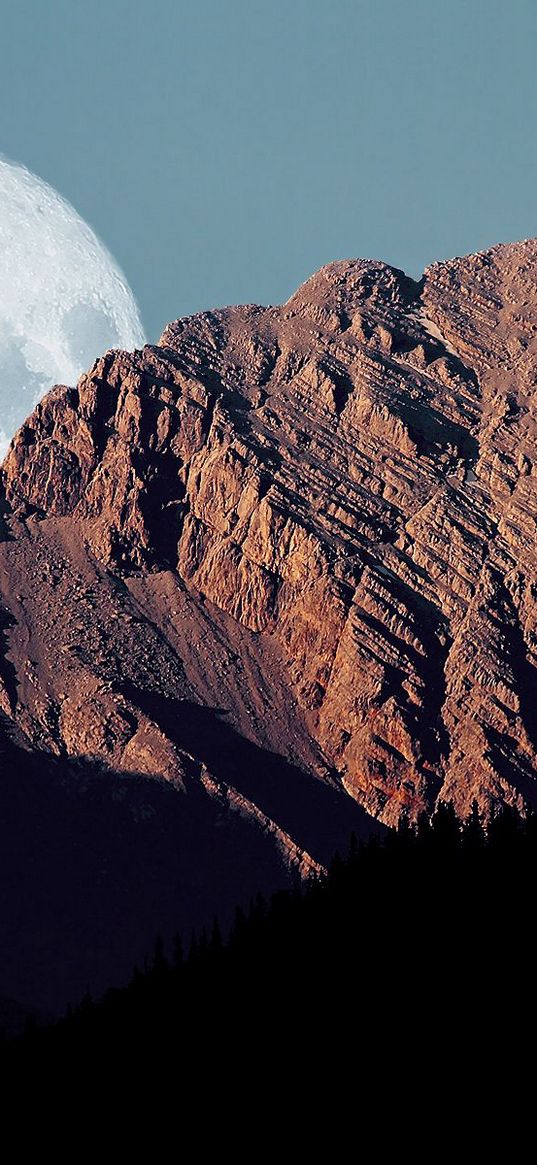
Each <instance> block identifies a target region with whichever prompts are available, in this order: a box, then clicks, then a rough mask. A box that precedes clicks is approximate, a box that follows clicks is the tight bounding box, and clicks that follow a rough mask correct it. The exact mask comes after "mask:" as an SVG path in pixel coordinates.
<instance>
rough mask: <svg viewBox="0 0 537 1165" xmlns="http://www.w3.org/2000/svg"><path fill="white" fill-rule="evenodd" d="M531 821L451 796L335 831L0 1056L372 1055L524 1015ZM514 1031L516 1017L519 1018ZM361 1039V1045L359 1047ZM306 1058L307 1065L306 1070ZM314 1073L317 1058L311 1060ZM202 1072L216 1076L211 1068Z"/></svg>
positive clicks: (33, 1061) (236, 1066)
mask: <svg viewBox="0 0 537 1165" xmlns="http://www.w3.org/2000/svg"><path fill="white" fill-rule="evenodd" d="M536 866H537V818H536V816H535V815H534V814H530V815H528V816H527V817H526V818H525V819H522V818H520V817H519V816H518V815H517V814H516V813H515V812H514V811H512V810H510V809H509V808H503V809H501V810H499V811H498V812H497V814H496V815H495V816H494V817H493V818H492V819H491V821H490V823H489V824H488V826H487V827H486V828H484V826H483V824H482V822H481V820H480V816H479V813H478V810H477V807H476V806H474V809H473V811H472V813H471V816H470V818H469V819H468V820H467V821H466V822H464V823H461V822H460V821H459V820H458V819H457V817H456V815H455V813H454V811H453V809H452V807H451V806H450V805H441V806H440V807H439V808H438V809H437V811H436V813H435V814H434V816H433V817H432V818H431V819H430V820H429V819H428V818H427V817H425V816H424V817H423V818H421V819H420V821H419V822H418V824H417V825H416V826H415V827H412V826H410V825H409V824H408V823H407V822H403V824H402V825H401V827H400V829H399V830H398V831H397V832H392V833H389V834H388V835H387V836H386V837H385V838H384V839H383V840H382V841H381V840H379V839H378V838H375V837H372V838H371V839H370V841H369V842H368V843H365V844H357V843H356V841H355V840H354V839H352V842H351V846H350V851H349V853H348V854H347V855H345V856H344V857H341V856H336V857H335V859H334V861H333V863H332V865H331V868H330V870H329V872H328V875H327V876H326V877H325V878H323V879H319V880H317V881H314V882H311V883H310V884H308V885H307V886H305V887H299V886H297V887H296V888H295V890H294V891H290V892H284V893H278V894H276V895H275V896H274V897H273V898H272V899H271V900H270V901H266V900H265V899H264V898H263V897H261V896H259V897H258V898H257V899H256V900H255V901H254V902H252V904H251V907H250V910H249V911H248V912H246V913H245V912H243V911H241V910H237V913H236V918H235V922H234V925H233V928H232V930H231V933H230V934H229V936H226V938H225V939H224V937H223V936H222V934H221V932H220V929H219V926H218V923H217V922H216V921H215V923H214V926H213V928H212V930H211V931H210V933H207V932H205V931H203V932H202V933H201V934H197V935H192V936H191V938H190V940H189V941H188V943H187V944H185V943H184V940H183V941H182V940H181V939H180V938H179V937H178V938H177V940H176V943H175V948H174V949H173V950H165V949H164V947H163V944H162V942H161V941H160V940H159V939H157V942H156V946H155V951H154V953H153V955H152V956H151V958H150V959H149V961H148V966H147V967H146V968H145V969H136V970H135V971H134V974H133V977H132V981H131V983H130V985H129V986H128V987H127V988H125V989H122V990H110V991H109V992H108V993H107V994H106V995H105V997H104V998H103V999H102V1000H100V1001H97V1002H95V1001H93V1000H91V999H90V998H89V996H88V997H86V999H84V1000H83V1001H82V1003H81V1004H80V1005H79V1006H78V1007H76V1008H75V1010H74V1011H71V1012H70V1013H69V1014H68V1015H67V1016H66V1017H65V1018H64V1019H62V1020H61V1021H59V1022H58V1023H57V1024H55V1025H53V1026H50V1027H47V1028H44V1029H41V1030H38V1029H35V1028H32V1027H31V1026H30V1027H29V1028H28V1030H27V1031H26V1033H25V1035H24V1037H23V1038H21V1039H19V1040H17V1041H15V1042H12V1043H9V1044H6V1045H5V1046H4V1050H3V1055H4V1062H5V1064H7V1065H8V1066H9V1068H10V1070H17V1069H21V1068H22V1069H23V1070H27V1069H28V1068H32V1069H36V1070H37V1071H38V1072H40V1073H41V1072H44V1073H51V1072H52V1073H53V1074H54V1072H56V1071H58V1072H61V1071H65V1070H66V1069H68V1070H69V1071H72V1070H76V1066H77V1065H80V1064H82V1063H83V1064H85V1065H86V1066H87V1065H88V1064H89V1063H96V1064H100V1065H107V1066H108V1067H109V1068H110V1065H114V1066H115V1067H116V1068H117V1070H118V1071H123V1070H124V1069H125V1068H126V1067H128V1069H129V1070H130V1071H133V1070H139V1071H140V1072H142V1073H143V1072H147V1070H148V1065H149V1066H151V1065H152V1066H155V1065H160V1067H161V1068H162V1066H163V1065H164V1064H166V1065H168V1064H169V1065H171V1069H170V1070H171V1071H173V1072H174V1073H175V1074H179V1075H182V1076H184V1075H185V1074H187V1075H188V1078H189V1080H190V1081H192V1078H193V1075H192V1074H194V1076H195V1075H196V1073H199V1072H201V1073H202V1074H203V1072H205V1071H207V1070H209V1066H210V1074H211V1078H212V1079H213V1080H214V1079H220V1080H223V1079H225V1080H227V1081H228V1082H229V1073H230V1072H231V1073H232V1074H233V1073H235V1074H236V1073H238V1072H240V1073H242V1075H243V1078H244V1077H248V1076H249V1075H250V1074H251V1073H254V1074H255V1073H256V1072H258V1071H259V1070H260V1069H261V1066H262V1067H263V1070H264V1071H267V1070H268V1066H269V1065H273V1066H274V1065H280V1069H281V1067H282V1065H283V1066H284V1067H285V1070H286V1071H287V1070H289V1066H290V1065H293V1072H296V1073H298V1074H299V1075H300V1074H301V1073H305V1074H306V1076H308V1074H310V1073H311V1072H312V1070H313V1063H314V1062H315V1060H316V1058H318V1062H319V1065H321V1064H323V1065H326V1063H327V1057H328V1062H330V1055H331V1054H333V1055H335V1056H336V1057H341V1054H342V1050H341V1049H342V1047H343V1048H344V1049H345V1054H346V1055H350V1056H351V1059H352V1057H353V1056H360V1055H362V1054H363V1049H364V1048H368V1049H369V1051H368V1052H367V1055H368V1056H369V1057H371V1056H372V1049H376V1051H375V1055H376V1056H377V1059H378V1057H380V1058H381V1059H382V1055H384V1056H385V1057H386V1065H389V1071H390V1072H392V1071H393V1067H394V1063H396V1062H397V1063H398V1064H400V1063H401V1058H402V1057H403V1059H404V1056H405V1049H406V1052H407V1053H408V1049H409V1047H410V1044H413V1045H414V1044H415V1041H416V1040H417V1039H420V1040H422V1041H425V1044H428V1043H430V1045H431V1047H433V1046H434V1048H435V1054H436V1053H437V1052H438V1046H439V1045H438V1041H440V1043H441V1044H442V1046H444V1047H445V1049H446V1055H447V1054H448V1052H450V1054H452V1053H453V1052H454V1050H456V1047H457V1046H458V1043H459V1045H460V1040H461V1038H462V1036H463V1034H465V1035H466V1036H468V1033H469V1032H470V1031H471V1032H473V1033H474V1036H475V1040H476V1042H477V1043H478V1044H479V1045H480V1046H482V1045H483V1041H485V1042H487V1041H488V1039H489V1038H491V1039H492V1037H493V1036H494V1039H495V1040H497V1039H498V1038H499V1035H500V1032H501V1034H502V1038H504V1037H506V1036H507V1037H508V1036H509V1033H510V1031H511V1028H512V1030H513V1031H515V1030H516V1029H518V1028H519V1025H520V1024H523V1025H524V1026H525V1027H528V1025H529V1024H530V1023H532V1022H533V1010H534V994H535V988H534V953H533V949H534V945H535V933H534V930H535V889H536V886H535V872H536ZM528 1030H529V1029H528ZM360 1049H362V1052H360ZM319 1070H320V1068H319ZM323 1070H324V1068H323ZM215 1073H216V1076H215Z"/></svg>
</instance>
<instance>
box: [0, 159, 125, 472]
mask: <svg viewBox="0 0 537 1165" xmlns="http://www.w3.org/2000/svg"><path fill="white" fill-rule="evenodd" d="M144 343H145V338H144V332H143V328H142V323H141V320H140V315H139V312H138V308H137V306H136V302H135V299H134V296H133V294H132V292H131V291H130V289H129V287H128V285H127V283H126V281H125V278H124V276H123V275H122V273H121V271H120V270H119V267H118V266H117V264H116V263H115V262H114V260H113V258H112V256H111V255H110V254H109V253H108V251H107V250H106V247H104V246H103V244H102V243H101V242H100V241H99V239H98V238H97V236H96V235H95V234H94V232H93V231H92V230H91V228H90V227H89V226H88V225H87V223H85V222H84V221H83V219H81V218H80V216H79V215H78V214H77V213H76V211H75V210H73V207H72V206H70V205H69V203H68V202H66V201H65V199H64V198H61V196H60V195H59V194H58V193H57V192H56V191H55V190H53V189H52V187H51V186H48V185H47V183H46V182H43V181H42V180H41V179H40V178H37V177H36V175H35V174H31V173H30V171H29V170H26V169H25V168H24V167H23V166H19V165H15V164H14V163H12V162H8V161H7V160H6V159H4V158H2V157H0V457H3V456H4V454H5V452H6V449H7V447H8V444H9V441H10V440H11V437H12V436H13V434H14V433H15V432H16V430H17V429H18V428H19V426H20V425H21V424H22V422H23V421H24V420H25V419H26V417H27V416H28V415H29V413H31V411H32V409H33V408H34V406H35V405H36V404H37V401H38V400H39V399H40V397H42V396H43V394H44V393H45V392H47V391H48V389H49V388H51V386H52V385H53V384H76V381H77V380H78V377H79V376H80V374H81V373H82V372H84V371H86V370H87V369H88V368H90V367H91V365H92V363H93V361H94V360H95V358H96V357H97V356H99V355H100V354H101V353H103V352H105V351H106V349H107V348H125V349H127V350H128V349H132V348H139V347H141V346H142V345H143V344H144Z"/></svg>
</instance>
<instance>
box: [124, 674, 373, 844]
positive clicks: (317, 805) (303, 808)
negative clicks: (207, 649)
mask: <svg viewBox="0 0 537 1165" xmlns="http://www.w3.org/2000/svg"><path fill="white" fill-rule="evenodd" d="M118 690H119V691H120V692H121V693H122V694H123V695H124V696H126V697H127V699H129V700H130V701H131V702H132V703H134V704H135V705H136V706H137V707H138V708H140V709H141V710H142V711H143V712H145V714H146V715H147V716H149V717H150V718H151V719H152V720H153V721H154V722H155V723H156V724H158V726H159V728H161V730H162V731H163V732H164V733H165V734H166V736H167V737H168V738H169V739H170V740H172V741H173V743H174V744H176V745H177V747H178V748H180V749H182V750H183V751H185V752H187V753H188V754H189V755H190V756H194V757H196V759H197V760H198V761H201V762H202V763H203V764H204V765H205V766H206V767H207V769H208V770H209V772H210V773H211V775H212V776H213V777H216V778H217V779H219V780H222V781H224V782H225V783H226V784H229V785H232V786H233V788H235V789H237V791H238V792H239V793H241V794H242V796H243V797H247V798H248V799H249V800H251V801H253V802H254V804H255V805H257V806H258V808H259V809H261V810H262V812H263V813H265V814H266V815H267V816H268V817H270V818H272V820H273V821H275V822H276V824H277V825H279V826H280V828H282V829H284V830H285V831H286V832H287V833H289V834H290V835H291V837H292V839H293V841H295V842H297V844H298V845H299V846H301V848H302V849H305V850H307V852H308V853H309V854H311V856H312V857H314V858H315V859H316V861H319V862H321V863H323V864H326V863H328V862H329V861H330V860H331V858H332V857H333V855H334V853H335V851H336V850H337V849H341V850H342V851H345V852H346V850H347V847H348V844H349V838H350V835H351V833H352V832H354V833H355V834H356V836H357V837H363V838H366V837H369V835H370V833H371V832H372V829H375V830H378V831H379V832H382V826H378V823H377V822H375V821H374V820H373V818H371V817H370V816H369V814H367V813H366V812H365V810H364V809H362V808H361V806H360V805H358V804H357V803H356V802H355V801H353V800H352V798H351V797H350V796H349V795H348V794H347V793H345V792H344V791H343V790H340V789H338V788H337V787H336V786H335V785H334V786H332V785H329V784H328V783H327V782H325V781H323V780H321V779H320V778H317V777H315V776H313V775H312V774H310V773H307V772H305V771H304V770H303V769H300V768H299V767H298V766H297V765H294V764H292V763H291V762H290V761H289V760H286V759H285V757H282V756H279V755H278V754H276V753H273V752H269V751H268V750H267V749H265V748H262V747H260V746H259V745H257V744H255V743H254V742H253V741H251V740H247V739H246V738H245V737H244V736H241V735H240V734H239V733H238V732H236V731H235V729H234V728H232V727H231V725H229V724H226V723H225V721H224V720H223V719H222V717H223V716H225V715H226V711H225V709H220V708H206V707H204V706H202V705H200V704H195V703H193V702H191V701H189V700H173V699H170V698H169V697H166V696H161V695H160V694H159V693H156V692H147V691H142V690H141V689H140V688H137V687H135V686H134V685H133V684H125V683H124V684H121V685H119V686H118Z"/></svg>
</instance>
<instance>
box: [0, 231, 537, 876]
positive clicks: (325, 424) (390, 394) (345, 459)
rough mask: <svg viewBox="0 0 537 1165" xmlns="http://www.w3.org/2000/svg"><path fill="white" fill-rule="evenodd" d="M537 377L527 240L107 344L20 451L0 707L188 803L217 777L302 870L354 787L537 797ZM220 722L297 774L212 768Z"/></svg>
mask: <svg viewBox="0 0 537 1165" xmlns="http://www.w3.org/2000/svg"><path fill="white" fill-rule="evenodd" d="M536 375H537V243H536V242H535V241H529V242H525V243H521V244H516V245H509V246H503V247H497V248H494V249H492V250H491V251H488V252H485V253H483V254H480V255H475V256H470V257H468V258H464V259H455V260H452V261H450V262H447V263H438V264H435V265H433V266H432V267H431V268H429V269H428V270H427V271H426V273H425V275H424V278H423V280H422V281H421V282H420V283H416V282H414V281H413V280H411V279H409V278H408V277H406V276H405V275H404V274H403V273H402V272H400V271H397V270H395V269H393V268H391V267H389V266H387V265H386V264H382V263H374V262H369V261H360V260H356V261H348V262H337V263H333V264H330V265H329V266H327V267H325V268H323V269H322V270H321V271H320V272H318V273H317V274H316V275H315V276H313V277H312V279H310V280H308V281H307V282H306V283H305V284H304V285H303V286H302V287H301V288H300V289H299V291H298V292H297V293H296V294H295V295H294V296H293V297H292V298H291V299H290V300H289V301H288V302H287V303H286V304H284V305H283V306H282V307H278V308H261V307H256V306H248V307H239V308H228V309H225V310H221V311H215V312H207V313H204V314H201V315H197V316H193V317H191V318H188V319H184V320H179V321H177V322H175V323H173V324H170V325H169V326H168V327H167V328H166V330H165V332H164V334H163V336H162V338H161V340H160V342H159V344H158V345H156V346H148V347H146V348H144V349H143V351H141V352H135V353H133V354H127V353H123V352H109V353H107V354H106V355H105V356H103V357H102V358H101V359H100V360H98V361H97V362H96V363H95V365H94V367H93V368H92V369H91V371H90V372H89V373H88V375H86V376H84V377H82V378H81V380H80V382H79V384H78V386H77V388H76V389H75V388H58V389H55V390H54V391H53V392H52V393H50V394H49V396H48V397H47V398H45V400H44V401H42V402H41V404H40V405H38V407H37V409H36V410H35V412H34V414H33V415H32V416H31V417H30V418H29V420H28V421H27V422H26V424H25V425H24V426H23V428H22V429H21V430H20V432H19V434H18V435H17V437H16V438H15V440H14V442H13V444H12V447H11V450H10V452H9V454H8V457H7V459H6V461H5V465H4V478H5V490H6V502H7V507H8V512H7V515H6V523H7V527H6V528H9V539H10V540H6V541H5V542H4V543H3V545H2V547H1V556H0V557H1V561H0V566H1V568H2V578H3V579H4V609H5V616H4V622H5V630H4V639H5V648H6V652H5V664H4V674H3V680H4V690H3V697H2V700H3V703H2V706H3V708H4V711H5V712H6V713H7V714H8V715H9V716H10V717H11V718H12V719H13V720H14V721H15V722H16V724H17V725H18V727H19V728H20V729H21V730H22V731H23V732H24V733H25V734H26V737H27V739H29V740H30V741H31V742H32V743H33V744H34V745H35V744H39V746H40V747H42V748H45V749H47V750H49V751H52V752H55V753H62V752H65V753H67V754H68V756H69V757H82V756H83V757H85V758H91V759H92V760H95V759H96V760H98V761H99V762H100V763H103V764H106V765H108V766H110V768H111V769H113V770H114V771H115V772H138V773H145V774H153V775H158V776H164V777H166V778H168V779H169V780H171V781H172V782H174V783H175V785H176V786H177V789H178V790H180V789H181V787H183V786H184V784H185V774H188V773H189V772H191V767H189V766H191V765H192V763H194V762H195V763H196V764H200V765H202V766H203V771H204V772H207V773H208V774H209V775H208V777H207V779H206V781H205V788H206V790H210V791H212V794H214V791H215V789H216V788H218V782H219V780H220V781H221V780H223V781H224V783H225V785H226V789H228V788H231V789H232V790H233V792H232V794H228V793H227V792H226V794H225V796H226V797H228V796H231V797H233V796H236V797H238V798H239V800H240V798H243V799H245V802H246V803H248V804H251V805H252V806H254V807H255V812H259V813H261V815H262V816H263V815H264V817H266V819H267V820H270V821H271V822H273V823H274V826H275V829H280V830H282V831H283V836H285V837H288V838H289V842H288V843H287V842H286V843H285V844H286V845H287V844H288V846H289V853H290V854H294V851H293V846H294V845H295V844H296V845H298V847H299V849H300V853H301V854H303V853H304V854H307V858H305V857H302V856H301V857H300V859H299V862H303V861H306V862H307V861H308V860H310V857H311V858H313V860H324V858H325V857H326V849H327V845H325V846H323V845H322V830H323V823H322V822H321V818H323V815H324V825H325V826H326V822H327V820H328V818H327V817H326V812H327V810H326V807H325V801H324V800H323V798H325V796H326V797H328V794H329V803H330V806H331V808H330V813H331V814H332V817H331V818H330V820H331V821H332V822H333V823H334V822H336V819H337V822H338V825H337V828H336V826H335V824H334V827H333V828H332V825H330V824H329V825H328V826H327V829H328V834H329V835H330V839H331V840H332V839H335V837H336V833H337V832H338V830H340V831H341V830H342V829H343V825H342V824H341V823H342V822H343V821H345V822H347V817H346V816H345V814H346V813H347V808H349V811H350V807H352V805H353V804H354V803H358V805H359V806H361V807H363V808H364V809H365V810H367V812H368V813H370V814H372V815H374V816H375V817H377V818H380V820H382V821H383V822H386V823H388V824H392V823H394V822H396V821H397V820H398V818H399V816H400V814H401V812H402V811H405V812H408V813H410V814H411V815H412V816H414V815H416V814H417V813H418V812H419V811H420V809H422V808H425V807H431V806H432V805H433V804H434V802H435V801H436V799H437V798H438V797H444V798H450V799H453V800H454V802H455V805H456V807H457V809H458V810H459V811H460V812H462V813H466V812H467V811H468V810H469V808H470V805H471V802H472V800H473V799H474V798H477V800H478V801H479V803H480V805H481V806H482V807H483V808H484V809H487V808H488V807H489V805H490V803H491V802H494V801H496V800H507V801H509V802H511V803H514V804H517V805H519V806H520V807H522V806H523V805H524V804H526V803H528V802H531V801H532V800H533V801H535V771H536V747H537V719H536V714H535V711H534V709H535V698H536V693H537V688H536V675H537V673H536V670H535V668H536V650H537V647H536V645H537V635H536V631H537V619H536V606H535V582H534V579H535V556H536V549H537V533H536V516H537V468H536V466H537V448H536V444H535V431H536V429H535V426H536V405H535V403H534V400H535V378H536ZM199 707H202V708H203V707H204V708H206V709H213V710H214V709H219V710H222V709H224V710H225V717H224V718H223V717H222V714H221V711H220V712H218V713H217V712H214V711H213V712H211V717H212V719H211V733H210V734H209V735H211V734H212V737H211V738H212V741H213V744H212V745H211V747H210V748H209V749H208V751H207V731H206V728H207V725H206V722H205V721H204V722H203V723H202V722H201V721H200V722H198V721H197V720H196V716H194V721H195V724H194V727H192V725H191V720H192V716H191V710H192V708H199ZM170 709H173V710H175V711H174V713H173V715H172V716H171V719H170ZM224 721H225V724H226V726H227V728H226V732H227V731H231V730H232V731H233V732H234V733H235V734H236V739H237V740H242V741H247V742H251V743H252V744H254V745H256V746H257V747H258V748H262V749H263V750H266V752H267V754H274V753H276V754H279V755H281V756H283V757H284V758H285V759H286V761H287V762H289V763H290V764H291V765H292V766H293V773H294V777H293V779H292V780H291V779H290V780H289V784H288V786H287V787H286V788H283V787H279V783H278V780H277V779H275V778H274V773H272V776H271V775H270V774H269V775H266V777H265V778H260V779H259V780H258V779H257V774H256V772H255V771H251V772H249V773H248V774H247V776H245V775H244V766H242V762H241V764H240V765H237V766H235V767H236V769H240V775H239V776H237V773H236V772H235V771H234V767H233V757H232V749H231V751H230V753H229V755H228V760H227V761H226V765H225V766H224V768H225V773H224V774H222V772H219V771H218V770H219V760H218V750H219V745H218V740H219V738H220V735H221V733H220V729H219V728H218V725H221V724H222V723H223V722H224ZM226 739H227V738H226ZM209 754H210V755H209ZM230 758H231V759H230ZM254 769H255V764H254ZM199 771H200V773H201V769H200V770H199ZM297 773H300V774H303V775H304V781H303V783H302V784H301V779H299V778H298V777H297V776H296V774H297ZM284 784H285V782H284ZM320 790H323V792H320ZM324 791H326V793H325V792H324ZM237 804H238V802H237ZM241 804H242V802H241ZM326 805H328V801H327V802H326ZM344 806H345V808H343V807H344ZM330 813H329V814H328V817H330ZM316 814H320V817H318V818H317V824H315V821H316ZM348 820H349V821H350V817H349V819H348ZM328 834H327V838H328ZM278 844H283V842H282V841H281V839H280V840H279V842H278ZM321 851H322V852H321ZM290 860H295V857H294V856H293V857H292V858H290Z"/></svg>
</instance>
